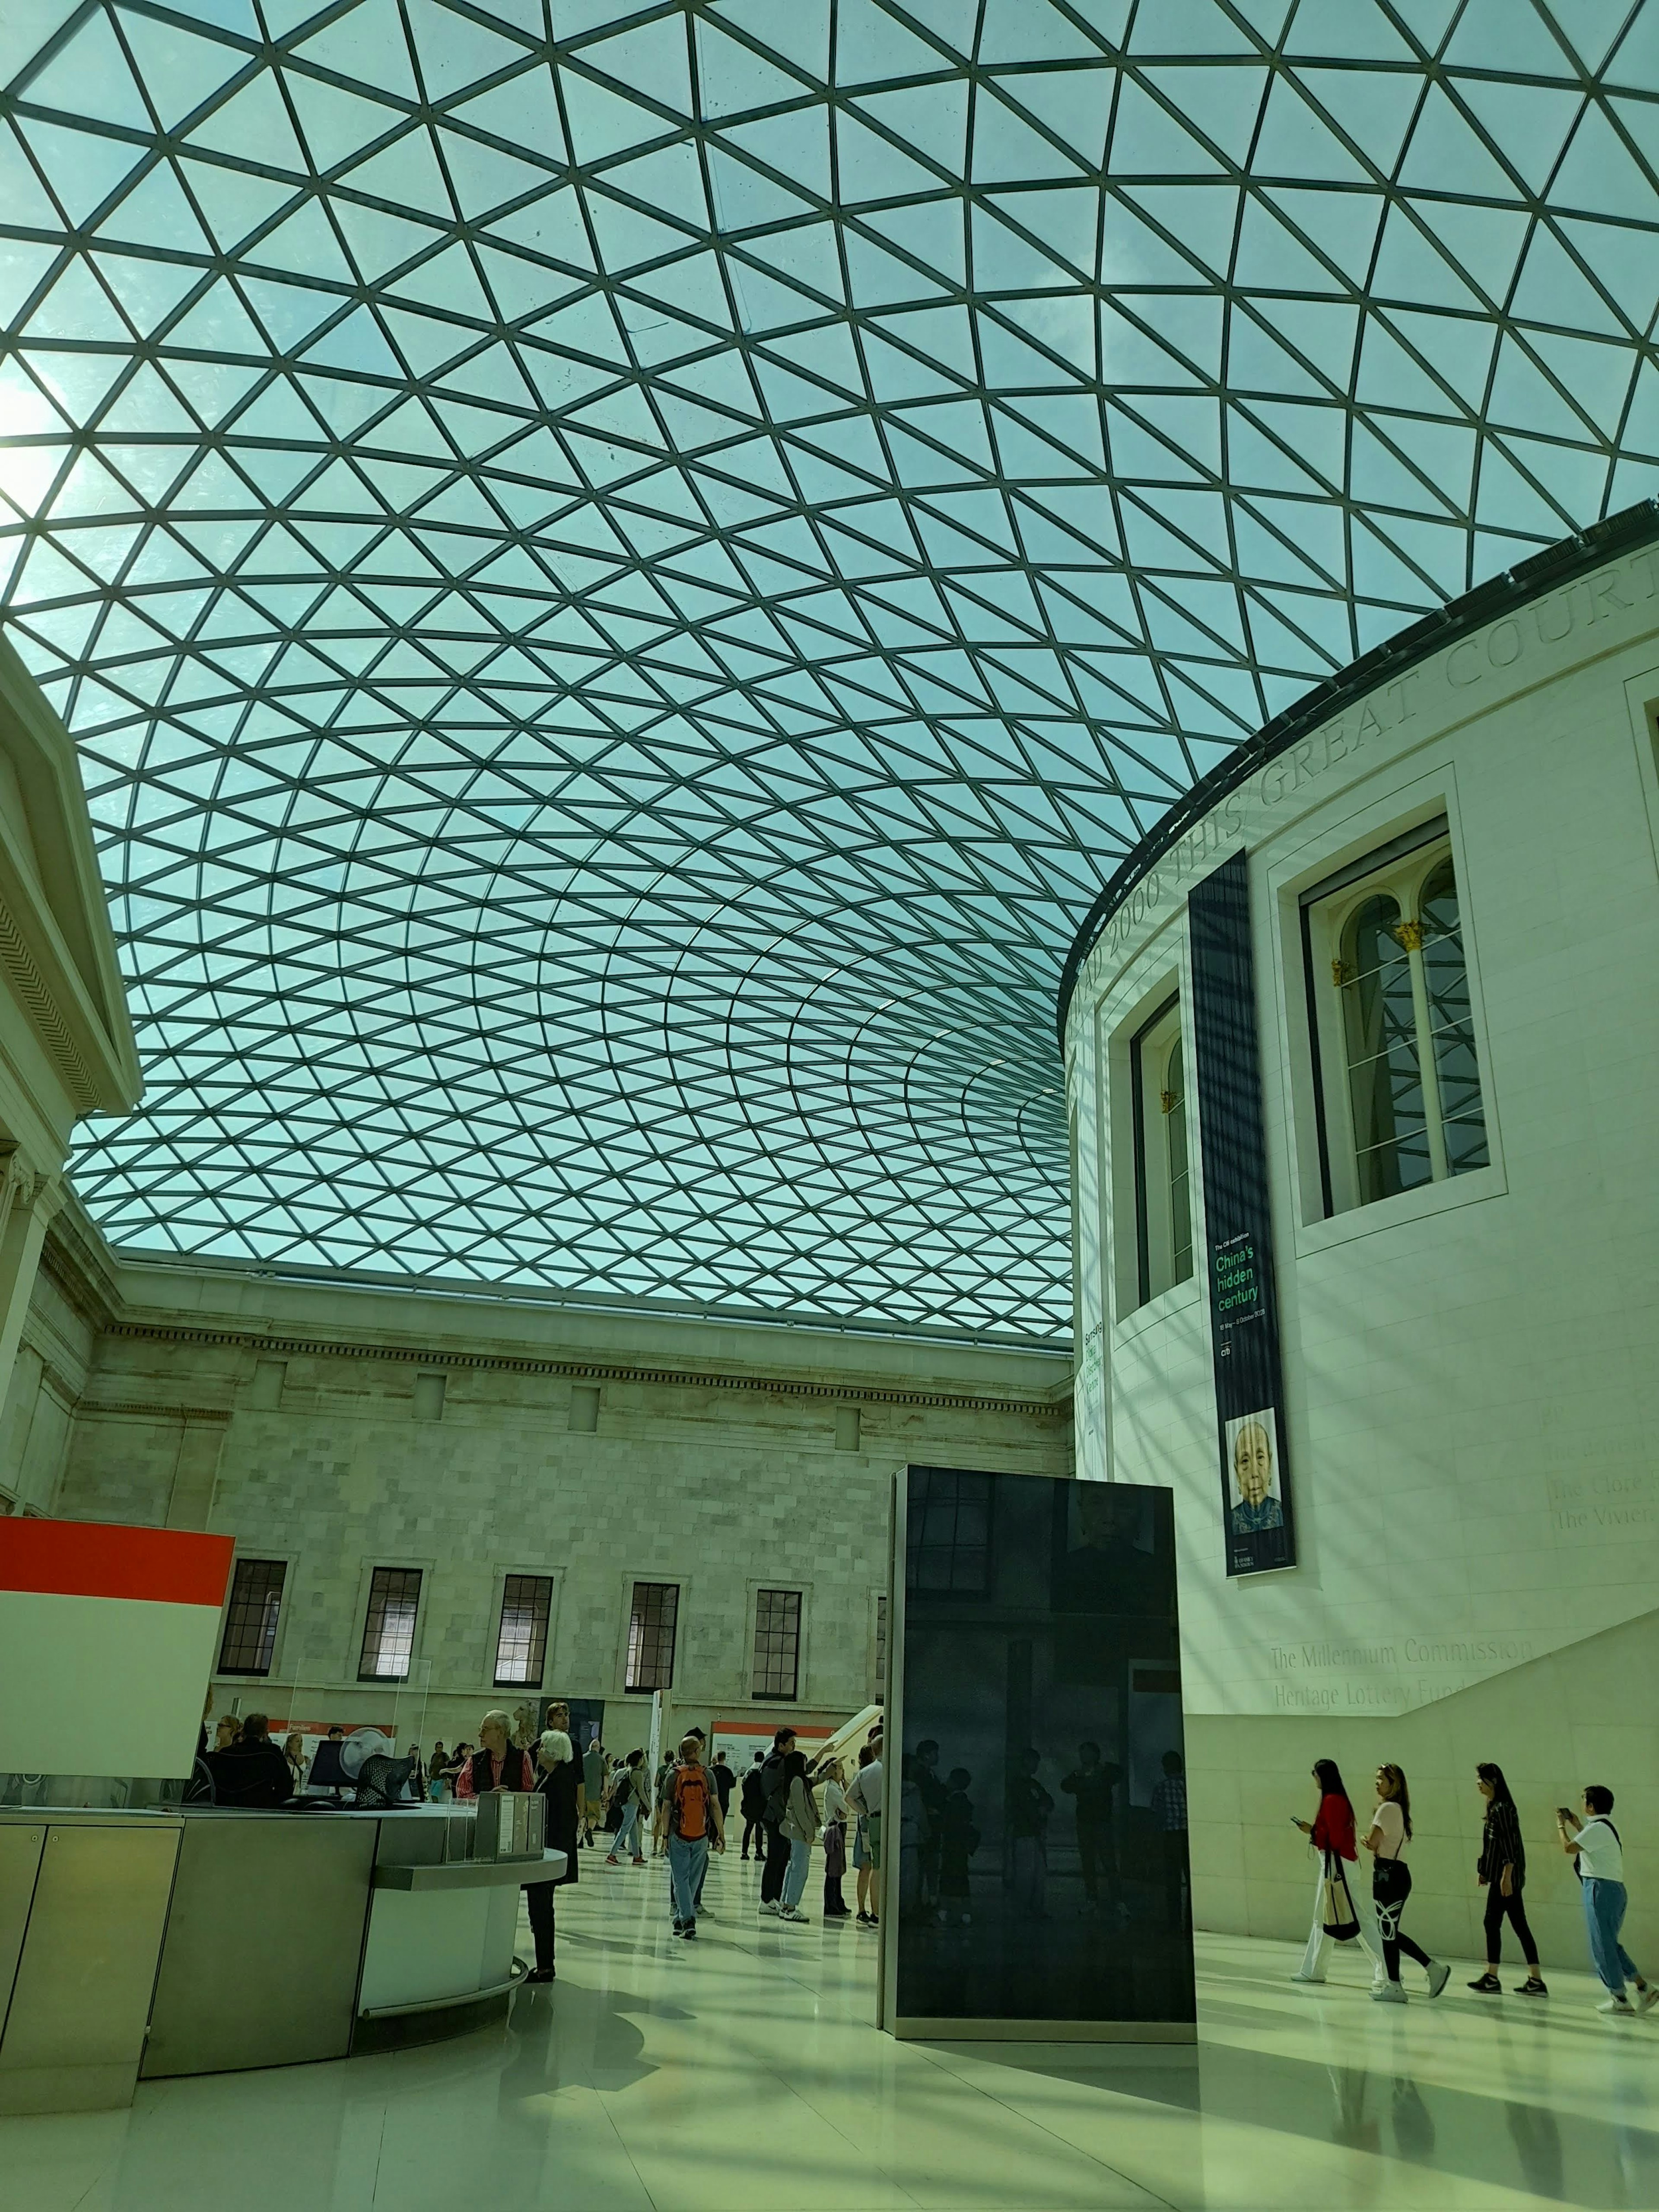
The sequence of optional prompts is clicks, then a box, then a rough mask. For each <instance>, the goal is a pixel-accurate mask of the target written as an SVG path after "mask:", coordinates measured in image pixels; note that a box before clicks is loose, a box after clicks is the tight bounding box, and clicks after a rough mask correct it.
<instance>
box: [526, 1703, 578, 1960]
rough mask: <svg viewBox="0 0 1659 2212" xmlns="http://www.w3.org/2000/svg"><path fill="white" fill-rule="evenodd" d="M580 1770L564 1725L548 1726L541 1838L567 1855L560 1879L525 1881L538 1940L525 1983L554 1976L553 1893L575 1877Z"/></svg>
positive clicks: (541, 1775)
mask: <svg viewBox="0 0 1659 2212" xmlns="http://www.w3.org/2000/svg"><path fill="white" fill-rule="evenodd" d="M580 1780H581V1769H580V1766H578V1765H577V1764H576V1755H575V1753H574V1751H573V1749H572V1748H571V1743H570V1738H569V1737H568V1735H566V1734H565V1732H564V1730H563V1729H544V1730H543V1732H542V1740H541V1743H540V1746H539V1747H538V1750H537V1753H536V1790H537V1794H538V1796H540V1797H542V1798H543V1799H544V1800H545V1802H546V1805H547V1815H546V1826H545V1827H544V1832H543V1841H544V1844H546V1846H547V1849H548V1850H550V1851H562V1852H563V1853H564V1859H565V1868H564V1872H563V1873H562V1875H560V1876H559V1877H558V1879H557V1880H556V1881H532V1882H526V1885H525V1893H524V1895H525V1905H526V1909H527V1911H529V1914H530V1932H531V1934H532V1936H534V1937H535V1939H536V1966H535V1971H534V1972H533V1973H531V1974H528V1975H526V1980H527V1981H532V1982H550V1981H551V1980H552V1979H553V1893H554V1891H555V1890H556V1889H562V1888H563V1887H564V1885H565V1884H566V1882H568V1881H575V1879H576V1825H577V1818H576V1791H577V1787H578V1784H580Z"/></svg>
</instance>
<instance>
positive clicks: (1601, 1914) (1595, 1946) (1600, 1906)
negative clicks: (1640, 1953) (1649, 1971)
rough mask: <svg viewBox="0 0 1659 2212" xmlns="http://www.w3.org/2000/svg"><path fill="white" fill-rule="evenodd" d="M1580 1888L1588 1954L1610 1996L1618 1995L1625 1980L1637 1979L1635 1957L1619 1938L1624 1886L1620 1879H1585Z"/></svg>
mask: <svg viewBox="0 0 1659 2212" xmlns="http://www.w3.org/2000/svg"><path fill="white" fill-rule="evenodd" d="M1583 1892H1584V1926H1585V1928H1586V1929H1588V1930H1589V1947H1590V1957H1591V1958H1592V1959H1593V1960H1595V1971H1596V1972H1597V1973H1598V1974H1599V1975H1600V1976H1601V1979H1602V1980H1603V1982H1605V1983H1606V1984H1607V1988H1608V1989H1610V1990H1612V1992H1613V1996H1616V1997H1617V1996H1623V1995H1624V1993H1625V1984H1626V1982H1627V1981H1632V1982H1636V1981H1639V1980H1640V1979H1641V1976H1640V1975H1639V1974H1638V1972H1637V1970H1636V1961H1635V1960H1634V1959H1632V1957H1631V1954H1630V1953H1629V1952H1628V1951H1627V1950H1626V1948H1625V1947H1624V1945H1623V1944H1622V1943H1621V1942H1620V1941H1619V1930H1620V1929H1621V1928H1622V1927H1623V1926H1624V1924H1625V1905H1626V1889H1625V1885H1624V1883H1623V1882H1622V1881H1586V1882H1585V1883H1583Z"/></svg>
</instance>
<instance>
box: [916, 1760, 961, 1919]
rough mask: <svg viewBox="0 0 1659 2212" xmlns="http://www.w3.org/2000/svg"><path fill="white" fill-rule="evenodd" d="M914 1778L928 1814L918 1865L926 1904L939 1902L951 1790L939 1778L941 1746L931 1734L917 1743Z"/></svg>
mask: <svg viewBox="0 0 1659 2212" xmlns="http://www.w3.org/2000/svg"><path fill="white" fill-rule="evenodd" d="M910 1779H911V1780H912V1782H914V1783H915V1790H916V1796H918V1797H919V1798H920V1799H921V1809H922V1811H923V1813H924V1814H926V1815H927V1818H926V1820H924V1821H923V1823H922V1826H921V1848H920V1850H919V1851H918V1853H917V1866H918V1870H919V1872H920V1874H921V1902H922V1904H923V1905H937V1904H938V1903H939V1864H940V1855H941V1852H942V1850H943V1849H944V1843H945V1799H946V1798H947V1797H948V1796H950V1794H951V1793H950V1791H949V1790H947V1789H946V1787H945V1784H944V1783H942V1782H941V1781H940V1780H939V1746H938V1744H937V1743H935V1742H934V1741H933V1738H932V1737H931V1736H924V1737H923V1739H922V1741H921V1742H920V1743H919V1744H918V1745H917V1746H916V1748H915V1755H914V1756H913V1758H912V1759H911V1762H910Z"/></svg>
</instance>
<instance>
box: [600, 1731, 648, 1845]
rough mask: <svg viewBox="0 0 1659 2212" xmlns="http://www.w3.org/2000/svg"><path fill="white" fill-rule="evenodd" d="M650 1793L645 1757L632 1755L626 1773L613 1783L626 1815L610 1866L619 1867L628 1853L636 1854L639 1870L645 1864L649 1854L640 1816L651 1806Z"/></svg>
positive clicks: (626, 1761) (614, 1841) (625, 1764)
mask: <svg viewBox="0 0 1659 2212" xmlns="http://www.w3.org/2000/svg"><path fill="white" fill-rule="evenodd" d="M650 1789H651V1778H650V1777H649V1775H648V1774H647V1772H646V1771H645V1753H643V1752H642V1751H630V1752H629V1754H628V1756H627V1758H626V1759H624V1760H623V1765H622V1771H621V1772H620V1773H619V1774H617V1776H616V1777H615V1778H614V1779H613V1781H612V1783H611V1790H612V1792H613V1795H614V1796H616V1797H617V1798H618V1799H619V1800H620V1801H621V1804H622V1808H623V1815H622V1825H621V1826H620V1827H619V1828H618V1829H617V1832H616V1834H615V1835H614V1836H613V1837H612V1838H611V1850H610V1853H609V1855H608V1857H606V1859H605V1864H606V1865H607V1866H616V1865H617V1864H619V1863H620V1861H621V1858H622V1854H623V1852H624V1851H626V1850H631V1851H632V1852H633V1854H634V1863H635V1866H636V1867H637V1866H643V1865H644V1864H645V1853H644V1852H643V1851H642V1850H641V1849H640V1815H641V1814H642V1813H643V1812H644V1811H645V1810H646V1809H647V1807H648V1806H649V1804H650V1802H651V1798H650Z"/></svg>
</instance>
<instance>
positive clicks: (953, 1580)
mask: <svg viewBox="0 0 1659 2212" xmlns="http://www.w3.org/2000/svg"><path fill="white" fill-rule="evenodd" d="M910 1500H911V1503H910V1522H909V1535H908V1541H907V1544H906V1552H907V1555H908V1556H907V1563H906V1565H907V1577H906V1578H907V1582H908V1587H909V1588H910V1589H916V1590H958V1591H962V1592H963V1593H966V1594H971V1595H976V1596H983V1595H984V1594H985V1592H986V1591H987V1590H988V1589H990V1587H991V1478H990V1476H989V1475H988V1474H964V1473H963V1472H962V1471H961V1470H959V1469H957V1468H949V1467H922V1468H911V1470H910Z"/></svg>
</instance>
